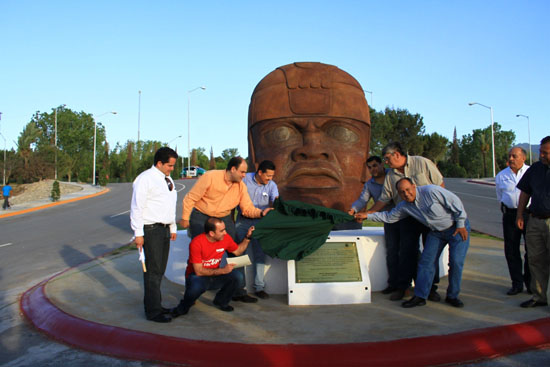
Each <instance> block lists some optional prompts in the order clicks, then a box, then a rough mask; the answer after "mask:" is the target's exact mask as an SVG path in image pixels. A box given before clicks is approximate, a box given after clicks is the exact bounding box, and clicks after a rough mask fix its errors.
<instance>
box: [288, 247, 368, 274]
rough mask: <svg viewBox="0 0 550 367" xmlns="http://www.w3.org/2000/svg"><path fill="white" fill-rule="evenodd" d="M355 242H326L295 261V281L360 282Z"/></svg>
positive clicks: (359, 268) (359, 267)
mask: <svg viewBox="0 0 550 367" xmlns="http://www.w3.org/2000/svg"><path fill="white" fill-rule="evenodd" d="M362 280H363V278H362V277H361V266H360V264H359V255H358V253H357V244H356V243H355V242H327V243H325V244H324V245H323V246H321V247H320V248H319V249H318V250H317V251H315V252H314V253H312V254H311V255H309V256H307V257H305V258H303V259H302V260H300V261H296V283H333V282H361V281H362Z"/></svg>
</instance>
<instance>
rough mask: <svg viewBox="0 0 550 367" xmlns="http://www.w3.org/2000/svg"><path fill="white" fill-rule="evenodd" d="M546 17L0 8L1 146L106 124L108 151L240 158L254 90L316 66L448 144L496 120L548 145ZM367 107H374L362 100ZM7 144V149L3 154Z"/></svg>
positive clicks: (37, 4)
mask: <svg viewBox="0 0 550 367" xmlns="http://www.w3.org/2000/svg"><path fill="white" fill-rule="evenodd" d="M549 14H550V2H548V1H348V0H341V1H338V2H337V1H324V0H317V1H297V0H294V1H286V0H280V1H276V2H270V1H257V0H256V1H238V0H236V1H208V0H205V1H163V0H159V1H155V2H151V1H140V0H133V1H102V0H96V1H55V0H50V1H28V0H27V1H26V0H1V1H0V45H1V50H2V52H1V53H0V112H2V120H1V121H0V132H1V133H2V134H3V135H4V136H5V137H6V138H7V147H8V148H11V147H14V146H15V144H14V143H13V140H17V137H18V136H19V134H20V133H21V131H22V130H23V127H24V126H25V125H26V124H27V123H28V122H29V121H30V120H31V118H32V115H33V114H34V113H35V112H36V111H41V112H50V111H51V110H52V108H54V107H56V106H59V105H61V104H66V105H67V107H68V108H70V109H72V110H75V111H85V112H87V113H92V114H94V115H99V114H102V113H104V112H106V111H111V110H115V111H117V112H118V114H117V115H116V116H114V115H106V116H104V117H102V118H100V121H101V122H102V123H103V124H104V125H105V127H106V131H107V140H108V141H109V143H110V144H111V147H113V146H114V144H115V143H116V142H120V143H124V142H126V140H128V139H132V140H136V139H137V130H138V91H139V90H141V91H142V94H141V128H140V137H141V139H142V140H160V141H162V142H170V141H172V140H173V139H174V138H176V137H177V136H180V135H182V137H181V138H176V139H175V140H173V141H172V142H171V146H172V147H174V146H176V145H177V148H178V152H180V153H182V151H183V152H186V151H187V122H188V119H187V112H188V111H187V98H188V91H189V90H192V89H194V88H196V87H198V86H206V90H205V91H202V90H196V91H195V92H193V93H191V94H189V96H190V99H191V111H190V117H191V135H190V140H191V147H192V148H193V147H199V146H200V147H204V148H206V150H207V152H208V151H209V150H210V147H211V146H212V147H213V149H214V154H215V155H219V154H220V153H221V151H222V150H223V149H225V148H238V150H239V152H240V153H241V154H242V155H243V156H246V155H247V153H248V152H247V142H246V136H247V135H246V134H247V114H248V105H249V102H250V96H251V94H252V91H253V90H254V87H255V86H256V84H257V83H258V82H259V81H260V80H261V79H262V78H263V77H264V76H265V75H266V74H268V73H269V72H271V71H272V70H273V69H275V68H276V67H278V66H281V65H285V64H289V63H292V62H295V61H320V62H324V63H327V64H332V65H336V66H338V67H339V68H341V69H343V70H345V71H347V72H348V73H350V74H351V75H353V76H354V77H355V78H356V79H357V80H358V81H359V83H361V85H362V86H363V89H365V90H368V91H372V92H373V94H372V102H373V103H372V106H373V107H374V108H375V109H376V110H382V109H384V108H385V107H387V106H389V107H395V108H406V109H408V110H409V111H410V112H412V113H419V114H421V115H422V116H423V117H424V124H425V126H426V132H427V133H431V132H438V133H439V134H442V135H444V136H446V137H448V138H449V139H451V138H452V134H453V129H454V128H455V126H456V129H457V134H458V136H459V137H461V136H462V135H465V134H468V133H470V132H471V131H472V130H473V129H476V128H481V127H486V126H488V125H489V124H490V113H489V110H488V109H485V108H482V107H480V106H473V107H469V106H468V102H479V103H482V104H485V105H488V106H492V107H493V109H494V120H495V121H497V122H499V123H500V124H501V125H502V126H503V129H505V130H513V131H514V132H515V133H516V137H517V142H518V143H522V142H527V140H528V132H527V121H526V119H523V118H516V114H524V115H528V116H529V117H530V125H531V143H532V144H536V143H538V141H540V139H541V138H542V137H544V136H546V135H549V134H550V129H549V128H548V118H547V114H546V113H545V112H544V111H545V110H546V109H547V108H548V102H549V101H550V70H549V65H550V46H549V41H548V39H549V38H550V25H549V24H550V22H548V15H549ZM367 99H368V102H369V104H370V103H371V95H370V94H367ZM2 143H3V142H0V144H2Z"/></svg>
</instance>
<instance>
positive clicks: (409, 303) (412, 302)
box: [401, 296, 426, 308]
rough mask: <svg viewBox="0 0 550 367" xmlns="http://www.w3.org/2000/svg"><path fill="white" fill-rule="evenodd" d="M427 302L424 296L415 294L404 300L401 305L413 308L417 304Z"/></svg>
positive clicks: (422, 304)
mask: <svg viewBox="0 0 550 367" xmlns="http://www.w3.org/2000/svg"><path fill="white" fill-rule="evenodd" d="M425 304H426V300H425V299H424V298H420V297H417V296H413V298H411V299H410V300H408V301H405V302H403V303H402V304H401V306H402V307H405V308H412V307H416V306H424V305H425Z"/></svg>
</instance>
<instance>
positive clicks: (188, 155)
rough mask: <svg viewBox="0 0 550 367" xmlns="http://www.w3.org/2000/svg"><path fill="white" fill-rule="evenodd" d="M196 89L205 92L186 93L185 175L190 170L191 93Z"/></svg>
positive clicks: (203, 88)
mask: <svg viewBox="0 0 550 367" xmlns="http://www.w3.org/2000/svg"><path fill="white" fill-rule="evenodd" d="M197 89H202V90H205V89H206V87H197V88H194V89H191V90H190V91H187V174H189V172H190V168H191V137H190V136H191V117H190V116H191V112H190V110H191V93H193V92H194V91H196V90H197Z"/></svg>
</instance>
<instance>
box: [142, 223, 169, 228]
mask: <svg viewBox="0 0 550 367" xmlns="http://www.w3.org/2000/svg"><path fill="white" fill-rule="evenodd" d="M155 227H164V228H168V227H170V224H164V223H153V224H144V225H143V228H155Z"/></svg>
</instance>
